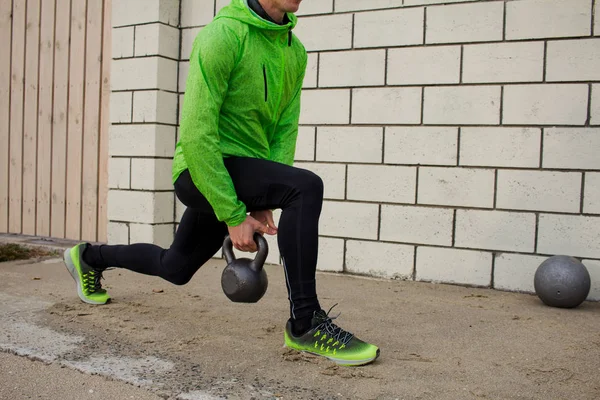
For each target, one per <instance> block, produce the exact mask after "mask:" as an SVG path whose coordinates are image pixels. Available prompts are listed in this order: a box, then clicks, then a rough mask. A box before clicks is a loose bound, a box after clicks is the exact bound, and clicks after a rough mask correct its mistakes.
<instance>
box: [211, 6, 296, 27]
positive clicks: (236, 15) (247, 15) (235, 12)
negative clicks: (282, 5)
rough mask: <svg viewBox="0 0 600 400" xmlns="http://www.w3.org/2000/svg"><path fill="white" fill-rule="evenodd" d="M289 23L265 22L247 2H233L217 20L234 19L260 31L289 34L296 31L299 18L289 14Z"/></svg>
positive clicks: (223, 10) (222, 11)
mask: <svg viewBox="0 0 600 400" xmlns="http://www.w3.org/2000/svg"><path fill="white" fill-rule="evenodd" d="M287 16H288V19H289V22H288V23H287V24H283V25H278V24H274V23H272V22H269V21H265V20H264V19H262V18H261V17H259V16H258V15H256V14H255V13H254V11H252V10H251V9H250V8H249V7H248V3H247V0H232V1H231V4H229V5H228V6H225V7H223V8H222V9H221V11H219V13H218V14H217V16H216V17H215V19H219V18H232V19H235V20H237V21H240V22H243V23H245V24H248V25H252V26H255V27H257V28H259V29H264V30H269V31H280V32H288V31H291V30H292V29H294V27H295V26H296V24H297V23H298V18H297V17H296V16H295V15H294V14H292V13H288V14H287Z"/></svg>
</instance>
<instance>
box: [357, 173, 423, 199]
mask: <svg viewBox="0 0 600 400" xmlns="http://www.w3.org/2000/svg"><path fill="white" fill-rule="evenodd" d="M416 187H417V169H416V168H415V167H396V166H387V165H349V166H348V199H349V200H365V201H375V202H377V201H381V202H387V203H408V204H414V203H415V195H416V193H415V190H416Z"/></svg>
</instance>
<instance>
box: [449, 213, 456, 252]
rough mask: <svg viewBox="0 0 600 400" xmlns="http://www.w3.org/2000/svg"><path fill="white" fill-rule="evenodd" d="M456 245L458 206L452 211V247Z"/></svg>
mask: <svg viewBox="0 0 600 400" xmlns="http://www.w3.org/2000/svg"><path fill="white" fill-rule="evenodd" d="M455 245H456V208H455V209H454V211H453V213H452V246H450V247H454V246H455Z"/></svg>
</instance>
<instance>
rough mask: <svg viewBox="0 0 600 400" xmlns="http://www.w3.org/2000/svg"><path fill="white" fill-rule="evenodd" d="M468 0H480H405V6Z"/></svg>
mask: <svg viewBox="0 0 600 400" xmlns="http://www.w3.org/2000/svg"><path fill="white" fill-rule="evenodd" d="M467 1H479V0H404V5H405V6H421V5H429V4H441V3H444V4H448V3H459V2H460V3H464V2H467Z"/></svg>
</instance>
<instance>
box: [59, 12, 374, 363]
mask: <svg viewBox="0 0 600 400" xmlns="http://www.w3.org/2000/svg"><path fill="white" fill-rule="evenodd" d="M301 1H302V0H232V2H231V4H230V5H229V6H227V7H225V8H223V9H222V10H221V11H220V12H219V14H218V15H217V16H216V17H215V19H214V20H213V21H212V22H211V23H210V24H209V25H207V26H206V27H205V28H203V29H202V31H200V33H199V34H198V36H197V38H196V40H195V42H194V46H193V50H192V54H191V57H190V71H189V75H188V80H187V87H186V92H185V98H184V104H183V109H182V118H181V126H180V131H181V136H180V140H179V142H178V143H177V147H176V150H175V156H174V160H173V181H174V186H175V193H176V195H177V197H178V198H179V199H180V200H181V202H182V203H183V204H185V205H186V206H187V209H186V211H185V213H184V215H183V218H182V220H181V223H180V225H179V229H178V230H177V233H176V235H175V240H174V242H173V244H172V245H171V247H170V248H169V249H162V248H160V247H158V246H155V245H152V244H133V245H127V246H124V245H118V246H90V245H89V244H87V243H82V244H80V245H78V246H76V247H74V248H72V249H69V250H67V251H66V252H65V263H66V265H67V268H68V269H69V271H70V273H71V275H72V276H73V278H74V279H75V281H76V283H77V288H78V293H79V297H80V298H81V299H82V300H83V301H85V302H87V303H91V304H104V303H106V302H107V301H108V300H109V296H108V294H107V293H106V291H105V290H104V289H102V286H101V283H100V278H101V275H102V271H104V270H105V269H106V268H107V267H120V268H126V269H129V270H132V271H136V272H139V273H143V274H147V275H155V276H160V277H162V278H163V279H166V280H168V281H170V282H172V283H174V284H176V285H183V284H185V283H187V282H188V281H189V280H190V279H191V278H192V276H193V275H194V274H195V272H196V271H197V270H198V269H199V268H200V267H201V266H202V265H203V264H204V263H206V261H208V260H209V259H210V258H211V257H212V256H213V255H214V254H215V253H216V252H217V251H218V250H219V248H220V247H221V246H222V243H223V239H224V237H225V236H226V235H227V234H229V235H230V237H231V240H232V243H233V245H234V247H235V248H237V249H238V250H242V251H250V252H254V251H256V244H255V242H254V239H253V236H254V233H255V232H259V233H261V234H269V235H275V234H278V245H279V249H280V253H281V255H282V259H283V265H284V270H285V277H286V284H287V289H288V294H289V301H290V314H291V315H290V319H289V320H288V323H287V325H286V328H285V333H284V339H285V344H286V345H287V346H288V347H290V348H293V349H296V350H300V351H308V352H311V353H315V354H318V355H322V356H325V357H327V358H329V359H331V360H333V361H335V362H337V363H339V364H342V365H362V364H367V363H370V362H372V361H374V360H375V359H376V358H377V357H378V356H379V349H378V348H377V347H376V346H374V345H371V344H368V343H365V342H363V341H361V340H359V339H358V338H356V337H355V336H353V335H352V334H351V333H349V332H347V331H345V330H343V329H341V328H340V327H338V326H336V325H335V324H333V322H332V319H333V318H331V317H329V316H328V314H329V313H325V312H324V311H323V310H322V309H321V306H320V305H319V301H318V299H317V293H316V282H315V270H316V264H317V249H318V222H319V215H320V213H321V207H322V202H323V182H322V180H321V179H320V178H319V177H318V176H316V175H315V174H313V173H312V172H310V171H307V170H303V169H299V168H294V167H292V166H291V165H292V164H293V160H294V152H295V146H296V137H297V134H298V120H299V114H300V93H301V89H302V81H303V79H304V74H305V70H306V63H307V56H306V50H305V49H304V46H303V45H302V44H301V43H300V41H299V40H298V38H297V37H296V36H295V35H293V34H292V28H293V27H294V26H295V25H296V22H297V18H296V17H295V15H294V14H292V13H294V12H296V11H297V10H298V7H299V5H300V2H301ZM278 208H281V209H282V210H283V211H282V214H281V219H280V221H279V225H280V226H279V228H278V227H277V226H276V225H275V223H274V221H273V214H272V211H271V210H273V209H278ZM248 212H249V213H250V214H249V215H248Z"/></svg>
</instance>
